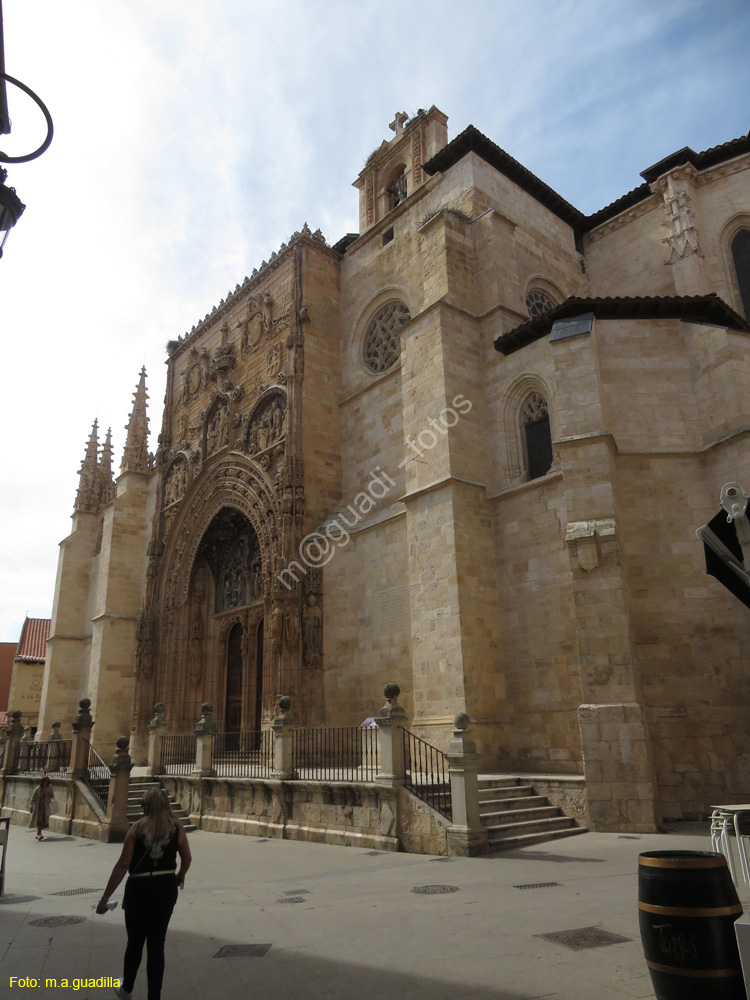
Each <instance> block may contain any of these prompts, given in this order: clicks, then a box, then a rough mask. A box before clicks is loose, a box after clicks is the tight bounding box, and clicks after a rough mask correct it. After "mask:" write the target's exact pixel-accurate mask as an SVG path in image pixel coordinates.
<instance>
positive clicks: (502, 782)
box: [477, 774, 521, 788]
mask: <svg viewBox="0 0 750 1000" xmlns="http://www.w3.org/2000/svg"><path fill="white" fill-rule="evenodd" d="M477 781H478V783H479V787H480V788H512V787H513V786H514V785H520V784H521V779H520V778H503V777H494V776H492V775H486V776H485V777H482V775H481V774H480V775H477Z"/></svg>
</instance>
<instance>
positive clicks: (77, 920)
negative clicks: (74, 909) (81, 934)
mask: <svg viewBox="0 0 750 1000" xmlns="http://www.w3.org/2000/svg"><path fill="white" fill-rule="evenodd" d="M85 919H86V917H62V916H59V917H40V919H39V920H30V921H29V925H30V926H31V927H64V926H65V924H82V923H83V921H84V920H85Z"/></svg>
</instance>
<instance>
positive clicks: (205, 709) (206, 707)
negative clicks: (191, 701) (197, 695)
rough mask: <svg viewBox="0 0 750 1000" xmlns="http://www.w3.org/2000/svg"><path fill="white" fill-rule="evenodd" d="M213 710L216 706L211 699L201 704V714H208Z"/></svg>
mask: <svg viewBox="0 0 750 1000" xmlns="http://www.w3.org/2000/svg"><path fill="white" fill-rule="evenodd" d="M213 710H214V706H213V703H212V702H210V701H204V702H203V704H202V705H201V714H202V715H208V714H209V712H213Z"/></svg>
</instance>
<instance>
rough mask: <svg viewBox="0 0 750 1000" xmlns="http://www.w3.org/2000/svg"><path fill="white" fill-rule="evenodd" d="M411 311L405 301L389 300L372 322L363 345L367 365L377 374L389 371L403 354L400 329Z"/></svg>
mask: <svg viewBox="0 0 750 1000" xmlns="http://www.w3.org/2000/svg"><path fill="white" fill-rule="evenodd" d="M410 319H411V313H410V312H409V310H408V308H407V307H406V306H405V305H404V303H403V302H389V303H388V305H386V306H383V308H382V309H381V310H380V312H379V313H378V314H377V316H376V317H375V319H374V320H373V321H372V322H371V323H370V325H369V326H368V328H367V333H366V334H365V342H364V344H363V346H362V355H363V358H364V362H365V367H366V368H368V369H369V371H371V372H374V373H375V374H376V375H377V374H380V372H387V371H388V369H389V368H392V367H393V366H394V365H395V364H396V362H397V361H398V359H399V357H400V356H401V339H400V337H399V330H400V329H401V327H402V326H404V325H405V324H406V323H408V322H409V320H410Z"/></svg>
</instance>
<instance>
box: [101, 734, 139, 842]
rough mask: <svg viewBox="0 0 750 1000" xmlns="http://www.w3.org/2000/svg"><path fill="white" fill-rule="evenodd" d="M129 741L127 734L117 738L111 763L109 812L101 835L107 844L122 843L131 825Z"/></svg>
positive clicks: (108, 795)
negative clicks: (129, 809) (129, 807)
mask: <svg viewBox="0 0 750 1000" xmlns="http://www.w3.org/2000/svg"><path fill="white" fill-rule="evenodd" d="M129 743H130V740H129V739H128V737H127V736H119V737H118V738H117V749H116V750H115V755H114V757H113V758H112V762H111V763H110V765H109V772H110V778H109V792H108V794H107V813H106V816H105V819H104V822H103V823H102V828H101V833H100V837H99V839H100V840H102V841H103V842H105V843H107V844H113V843H114V844H120V843H122V841H123V840H124V839H125V834H126V833H127V832H128V827H129V826H130V823H129V822H128V788H129V786H130V771H131V768H132V767H133V763H132V761H131V759H130V754H129V753H128V745H129Z"/></svg>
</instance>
